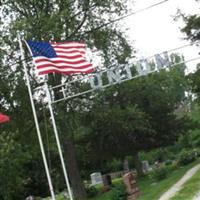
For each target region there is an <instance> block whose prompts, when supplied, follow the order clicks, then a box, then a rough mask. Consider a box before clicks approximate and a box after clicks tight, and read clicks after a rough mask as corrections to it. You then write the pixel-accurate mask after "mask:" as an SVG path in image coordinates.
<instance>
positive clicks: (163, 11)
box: [125, 0, 200, 71]
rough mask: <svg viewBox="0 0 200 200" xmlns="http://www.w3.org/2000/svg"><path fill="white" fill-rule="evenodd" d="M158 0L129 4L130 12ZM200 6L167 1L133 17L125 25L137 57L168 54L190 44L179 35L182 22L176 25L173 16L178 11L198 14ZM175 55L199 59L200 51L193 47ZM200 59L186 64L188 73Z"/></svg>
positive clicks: (183, 0) (180, 0) (190, 0)
mask: <svg viewBox="0 0 200 200" xmlns="http://www.w3.org/2000/svg"><path fill="white" fill-rule="evenodd" d="M160 1H161V0H148V1H147V0H134V1H133V0H132V2H133V3H132V5H133V10H134V11H137V10H139V9H142V8H145V7H148V6H150V5H152V4H155V3H158V2H160ZM199 8H200V4H198V3H196V1H195V0H169V1H167V2H165V3H163V4H161V5H158V6H156V7H154V8H151V9H148V10H146V11H143V12H141V13H138V14H136V15H132V16H131V17H129V18H127V19H126V20H125V21H126V23H127V27H128V28H129V35H130V39H131V40H132V41H134V42H133V43H134V47H136V49H137V50H138V56H141V57H148V56H151V55H154V54H156V53H161V52H163V51H165V50H170V49H173V48H176V47H179V46H182V45H185V44H189V41H186V40H184V39H183V38H184V37H185V36H184V35H183V33H181V31H180V27H182V26H183V22H182V21H181V20H179V21H178V22H175V21H174V20H173V16H175V15H176V13H177V9H181V11H183V12H184V13H186V14H195V13H199ZM178 52H180V53H183V54H184V56H185V59H186V60H188V59H191V58H195V57H198V52H200V49H197V48H196V47H186V48H184V49H182V50H178ZM198 62H200V59H199V60H197V61H194V62H191V63H188V67H189V68H188V71H193V70H194V68H195V65H196V63H198Z"/></svg>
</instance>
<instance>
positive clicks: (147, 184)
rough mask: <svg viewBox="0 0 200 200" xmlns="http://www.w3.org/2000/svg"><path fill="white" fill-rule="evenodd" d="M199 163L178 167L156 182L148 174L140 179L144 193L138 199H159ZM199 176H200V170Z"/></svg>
mask: <svg viewBox="0 0 200 200" xmlns="http://www.w3.org/2000/svg"><path fill="white" fill-rule="evenodd" d="M197 163H199V161H195V162H193V163H191V164H189V165H187V166H184V167H179V168H178V169H176V170H174V171H172V172H171V173H169V174H168V176H167V178H166V179H164V180H162V181H159V182H155V181H154V180H152V179H151V178H150V177H149V176H146V177H144V178H142V179H140V180H138V182H137V185H138V187H139V189H140V191H141V193H142V194H141V196H140V197H139V198H138V200H158V198H159V197H160V196H161V195H162V194H163V193H164V192H166V191H167V190H168V189H169V188H170V187H171V186H172V185H173V184H175V183H176V182H177V181H178V180H179V179H180V178H181V177H182V176H183V175H184V174H185V173H186V171H187V170H189V169H190V168H191V167H193V166H194V165H196V164H197ZM199 178H200V172H199ZM118 181H119V180H118ZM199 188H200V187H199ZM111 196H112V191H109V192H107V193H104V194H102V195H99V196H97V197H95V198H91V199H90V200H110V199H111ZM173 200H189V199H182V198H179V199H178V198H177V199H173Z"/></svg>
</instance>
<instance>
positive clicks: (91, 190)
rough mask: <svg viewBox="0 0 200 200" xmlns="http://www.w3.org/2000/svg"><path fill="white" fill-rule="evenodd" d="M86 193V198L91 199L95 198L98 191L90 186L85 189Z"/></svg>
mask: <svg viewBox="0 0 200 200" xmlns="http://www.w3.org/2000/svg"><path fill="white" fill-rule="evenodd" d="M86 193H87V197H88V198H91V197H95V196H96V195H97V194H98V190H97V188H96V187H94V186H90V187H87V188H86Z"/></svg>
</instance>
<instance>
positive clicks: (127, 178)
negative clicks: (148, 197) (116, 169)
mask: <svg viewBox="0 0 200 200" xmlns="http://www.w3.org/2000/svg"><path fill="white" fill-rule="evenodd" d="M123 182H124V184H125V186H126V190H127V193H128V200H135V199H136V198H137V197H138V196H139V194H140V193H139V189H138V187H137V185H136V175H134V174H132V173H131V172H129V173H126V174H125V175H124V176H123Z"/></svg>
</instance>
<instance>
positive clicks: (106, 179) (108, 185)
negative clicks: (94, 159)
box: [102, 174, 112, 189]
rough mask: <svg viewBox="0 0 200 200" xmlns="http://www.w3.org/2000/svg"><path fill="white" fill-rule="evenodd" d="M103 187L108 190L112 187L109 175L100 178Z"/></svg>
mask: <svg viewBox="0 0 200 200" xmlns="http://www.w3.org/2000/svg"><path fill="white" fill-rule="evenodd" d="M102 179H103V185H104V187H105V188H107V189H110V188H111V187H112V178H111V176H110V175H109V174H105V175H103V176H102Z"/></svg>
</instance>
